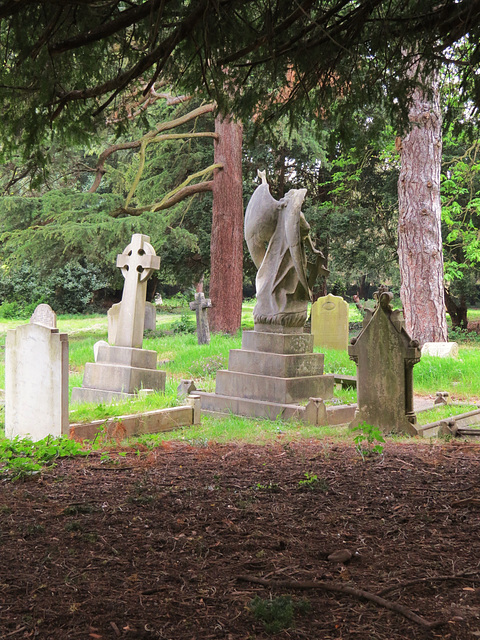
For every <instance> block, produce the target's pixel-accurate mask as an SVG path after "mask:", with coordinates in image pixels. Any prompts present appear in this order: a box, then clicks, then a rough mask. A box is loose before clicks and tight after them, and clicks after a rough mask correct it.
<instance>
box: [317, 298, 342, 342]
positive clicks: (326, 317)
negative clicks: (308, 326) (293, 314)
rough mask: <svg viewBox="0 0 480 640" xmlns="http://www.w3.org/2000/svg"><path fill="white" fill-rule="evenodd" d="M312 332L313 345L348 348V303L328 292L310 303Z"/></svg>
mask: <svg viewBox="0 0 480 640" xmlns="http://www.w3.org/2000/svg"><path fill="white" fill-rule="evenodd" d="M312 333H313V344H314V346H315V347H324V348H325V349H338V350H344V351H346V350H347V348H348V304H347V303H346V302H345V300H344V299H343V298H342V297H340V296H334V295H332V294H331V293H329V294H328V295H327V296H323V297H321V298H318V300H317V301H316V302H314V303H313V305H312Z"/></svg>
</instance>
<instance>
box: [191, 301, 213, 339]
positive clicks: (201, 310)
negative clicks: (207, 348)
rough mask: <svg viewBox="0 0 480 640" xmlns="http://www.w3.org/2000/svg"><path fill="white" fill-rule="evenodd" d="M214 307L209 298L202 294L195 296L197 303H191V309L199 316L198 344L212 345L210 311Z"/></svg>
mask: <svg viewBox="0 0 480 640" xmlns="http://www.w3.org/2000/svg"><path fill="white" fill-rule="evenodd" d="M211 306H212V302H211V300H210V299H209V298H205V296H204V294H203V293H202V292H199V293H196V294H195V302H190V309H191V310H192V311H196V315H197V339H198V344H210V329H209V327H208V311H207V309H208V308H209V307H211Z"/></svg>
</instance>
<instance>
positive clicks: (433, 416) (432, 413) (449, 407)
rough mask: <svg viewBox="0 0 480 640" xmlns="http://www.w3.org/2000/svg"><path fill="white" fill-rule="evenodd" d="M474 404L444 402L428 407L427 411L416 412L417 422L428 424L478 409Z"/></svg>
mask: <svg viewBox="0 0 480 640" xmlns="http://www.w3.org/2000/svg"><path fill="white" fill-rule="evenodd" d="M478 408H479V407H478V406H477V405H476V404H462V405H458V404H446V405H438V407H435V409H428V411H419V412H418V413H417V422H418V424H419V425H424V424H430V423H431V422H438V421H439V420H445V419H446V418H451V417H452V416H457V415H459V414H461V413H468V412H469V411H475V410H476V409H477V410H478Z"/></svg>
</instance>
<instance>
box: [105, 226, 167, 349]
mask: <svg viewBox="0 0 480 640" xmlns="http://www.w3.org/2000/svg"><path fill="white" fill-rule="evenodd" d="M149 240H150V237H149V236H144V235H143V234H141V233H134V234H133V236H132V240H131V242H130V244H129V245H128V246H127V247H126V248H125V250H124V251H123V253H121V254H120V255H118V256H117V267H120V269H121V270H122V275H123V277H124V278H125V284H124V286H123V294H122V306H121V308H120V314H119V317H118V326H117V334H116V336H115V346H117V347H135V348H137V349H141V348H142V343H143V327H144V323H145V300H146V297H147V280H148V279H149V278H150V276H151V275H152V273H153V271H154V269H159V268H160V257H159V256H157V255H156V254H155V250H154V248H153V247H152V245H151V244H149Z"/></svg>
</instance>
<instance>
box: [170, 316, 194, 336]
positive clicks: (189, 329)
mask: <svg viewBox="0 0 480 640" xmlns="http://www.w3.org/2000/svg"><path fill="white" fill-rule="evenodd" d="M172 331H173V333H194V332H195V322H194V320H193V315H192V314H191V313H189V312H185V313H182V315H181V316H180V318H179V319H178V320H177V321H176V322H174V323H173V324H172Z"/></svg>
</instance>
